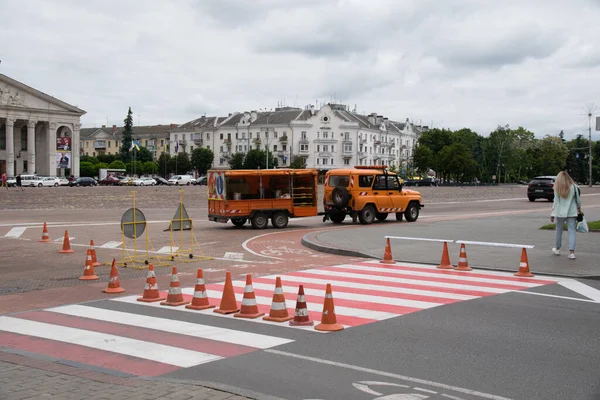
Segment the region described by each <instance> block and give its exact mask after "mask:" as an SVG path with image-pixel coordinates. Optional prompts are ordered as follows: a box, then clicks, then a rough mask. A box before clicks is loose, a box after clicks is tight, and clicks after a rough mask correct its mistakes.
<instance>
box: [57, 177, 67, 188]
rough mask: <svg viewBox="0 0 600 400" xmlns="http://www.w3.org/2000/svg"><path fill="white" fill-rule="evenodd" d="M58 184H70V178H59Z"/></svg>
mask: <svg viewBox="0 0 600 400" xmlns="http://www.w3.org/2000/svg"><path fill="white" fill-rule="evenodd" d="M58 184H59V185H60V186H69V180H68V179H67V178H58Z"/></svg>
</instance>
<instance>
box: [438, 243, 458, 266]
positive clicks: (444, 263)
mask: <svg viewBox="0 0 600 400" xmlns="http://www.w3.org/2000/svg"><path fill="white" fill-rule="evenodd" d="M437 268H439V269H452V268H454V267H453V266H452V264H450V256H449V255H448V243H446V242H444V248H443V250H442V261H441V262H440V265H438V266H437Z"/></svg>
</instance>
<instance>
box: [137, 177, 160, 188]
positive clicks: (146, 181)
mask: <svg viewBox="0 0 600 400" xmlns="http://www.w3.org/2000/svg"><path fill="white" fill-rule="evenodd" d="M133 184H134V186H154V185H156V181H155V180H154V178H148V177H144V178H137V179H134V181H133Z"/></svg>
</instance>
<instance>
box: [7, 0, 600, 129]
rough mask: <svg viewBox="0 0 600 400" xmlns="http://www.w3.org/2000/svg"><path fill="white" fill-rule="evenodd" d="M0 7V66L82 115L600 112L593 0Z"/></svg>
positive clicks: (425, 120) (107, 118)
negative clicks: (323, 110)
mask: <svg viewBox="0 0 600 400" xmlns="http://www.w3.org/2000/svg"><path fill="white" fill-rule="evenodd" d="M0 15H1V16H2V18H1V22H0V59H1V60H2V63H1V64H0V72H2V73H4V74H6V75H8V76H10V77H12V78H14V79H17V80H19V81H22V82H24V83H26V84H28V85H30V86H33V87H35V88H37V89H39V90H42V91H44V92H46V93H49V94H51V95H53V96H55V97H57V98H60V99H61V100H64V101H66V102H68V103H71V104H74V105H77V106H79V107H81V108H83V109H84V110H86V111H87V114H86V115H85V116H84V117H83V118H82V123H83V126H84V127H92V126H100V125H102V124H107V123H108V124H109V125H112V124H118V125H122V123H123V119H124V117H125V115H126V113H127V107H129V106H131V107H132V110H133V112H134V115H135V123H136V124H138V123H141V124H142V125H147V124H168V123H184V122H187V121H189V120H192V119H195V118H198V117H200V116H202V115H204V114H207V115H227V114H228V113H230V112H235V111H246V110H251V109H261V108H266V109H268V108H275V107H277V105H278V103H285V104H286V105H288V106H294V105H296V106H300V107H304V106H305V105H307V104H310V103H312V104H315V103H316V102H317V101H318V102H319V104H321V103H323V102H330V101H332V99H335V100H336V101H337V102H343V103H345V104H348V105H349V106H350V107H351V108H354V106H355V105H356V107H357V110H358V111H359V112H364V113H371V112H377V113H379V114H382V115H384V116H387V117H389V118H390V119H395V120H400V121H404V120H405V119H406V118H410V119H411V120H414V121H415V122H417V123H419V122H421V123H422V124H424V125H430V126H434V127H447V128H451V129H459V128H462V127H469V128H471V129H473V130H475V131H477V132H478V133H480V134H482V135H487V134H488V133H489V132H490V131H491V130H493V129H494V128H495V127H496V126H497V125H498V124H502V125H504V124H509V125H510V126H512V127H517V126H524V127H525V128H527V129H530V130H532V131H534V132H535V133H536V135H537V136H539V137H542V136H544V135H546V134H552V135H556V134H557V133H558V132H559V131H560V130H561V129H563V130H564V131H565V133H566V134H567V136H568V137H572V136H574V135H576V134H579V133H582V134H585V135H586V136H587V117H586V113H587V110H589V109H592V110H593V111H594V112H595V113H597V114H598V115H600V0H528V1H515V0H502V1H497V0H414V1H413V0H389V1H388V0H301V1H300V0H168V1H166V0H118V1H117V0H86V1H79V0H2V1H1V2H0ZM594 105H595V107H594ZM594 135H595V138H600V135H599V134H598V132H594Z"/></svg>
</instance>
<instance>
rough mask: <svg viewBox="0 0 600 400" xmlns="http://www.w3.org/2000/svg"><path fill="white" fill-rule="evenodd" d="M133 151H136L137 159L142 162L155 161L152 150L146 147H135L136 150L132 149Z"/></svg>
mask: <svg viewBox="0 0 600 400" xmlns="http://www.w3.org/2000/svg"><path fill="white" fill-rule="evenodd" d="M132 151H135V159H136V160H137V161H140V162H143V163H144V162H150V161H153V159H154V156H153V155H152V152H151V151H150V150H148V149H147V148H145V147H140V149H139V150H137V149H135V150H132Z"/></svg>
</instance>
